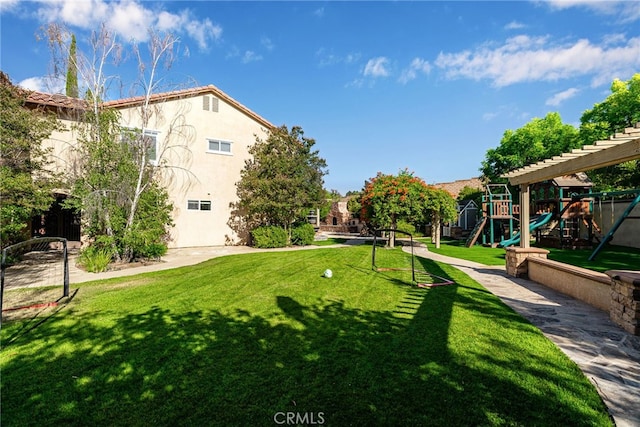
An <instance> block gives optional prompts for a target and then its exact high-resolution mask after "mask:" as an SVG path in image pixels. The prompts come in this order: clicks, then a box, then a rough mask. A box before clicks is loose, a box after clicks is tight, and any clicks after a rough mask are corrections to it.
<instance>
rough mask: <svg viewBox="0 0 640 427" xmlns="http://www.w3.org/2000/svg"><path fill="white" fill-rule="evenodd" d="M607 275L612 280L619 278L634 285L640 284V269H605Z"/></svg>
mask: <svg viewBox="0 0 640 427" xmlns="http://www.w3.org/2000/svg"><path fill="white" fill-rule="evenodd" d="M605 273H606V274H607V276H609V277H611V278H612V279H613V280H619V281H621V282H623V283H629V284H631V285H634V286H640V271H634V270H607V271H606V272H605Z"/></svg>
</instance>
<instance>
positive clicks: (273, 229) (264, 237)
mask: <svg viewBox="0 0 640 427" xmlns="http://www.w3.org/2000/svg"><path fill="white" fill-rule="evenodd" d="M251 237H252V241H253V246H254V247H256V248H284V247H285V246H287V232H286V230H285V229H284V228H282V227H277V226H275V225H267V226H263V227H258V228H256V229H254V230H253V231H251Z"/></svg>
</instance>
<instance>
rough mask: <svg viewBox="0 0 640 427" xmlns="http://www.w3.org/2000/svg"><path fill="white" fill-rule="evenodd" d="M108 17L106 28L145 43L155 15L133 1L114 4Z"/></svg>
mask: <svg viewBox="0 0 640 427" xmlns="http://www.w3.org/2000/svg"><path fill="white" fill-rule="evenodd" d="M78 3H81V2H78ZM108 16H109V20H108V21H107V27H108V28H111V29H113V30H114V31H115V32H116V33H117V34H120V35H122V36H123V37H124V38H126V39H130V40H135V41H146V40H147V39H148V35H149V34H148V31H149V28H150V27H152V26H153V25H154V24H155V22H154V21H155V14H154V13H153V12H152V11H151V10H149V9H145V8H144V7H143V6H142V5H141V4H138V3H135V2H133V1H122V2H120V3H119V4H115V5H114V6H113V8H112V9H111V10H110V14H109V15H108Z"/></svg>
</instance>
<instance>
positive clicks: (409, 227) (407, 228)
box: [396, 221, 416, 237]
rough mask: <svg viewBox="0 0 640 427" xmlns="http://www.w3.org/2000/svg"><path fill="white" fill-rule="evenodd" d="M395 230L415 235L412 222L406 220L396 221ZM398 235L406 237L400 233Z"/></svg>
mask: <svg viewBox="0 0 640 427" xmlns="http://www.w3.org/2000/svg"><path fill="white" fill-rule="evenodd" d="M396 230H398V231H404V232H405V233H409V234H411V235H412V236H415V235H416V227H414V225H413V224H409V223H408V222H406V221H398V222H397V224H396ZM398 237H406V235H405V234H402V233H400V235H399V236H398Z"/></svg>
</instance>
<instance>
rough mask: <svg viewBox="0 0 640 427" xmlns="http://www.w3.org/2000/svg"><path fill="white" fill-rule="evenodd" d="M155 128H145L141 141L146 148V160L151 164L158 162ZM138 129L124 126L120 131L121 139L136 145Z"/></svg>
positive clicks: (156, 132)
mask: <svg viewBox="0 0 640 427" xmlns="http://www.w3.org/2000/svg"><path fill="white" fill-rule="evenodd" d="M159 133H160V132H158V131H155V130H149V129H147V130H145V131H144V134H143V136H142V140H141V142H142V143H143V145H144V147H145V148H146V150H147V161H148V162H149V163H151V164H154V165H155V164H156V163H157V162H158V134H159ZM139 135H140V129H132V128H125V129H123V131H122V135H121V138H122V141H123V142H126V143H128V144H130V145H137V142H138V141H137V140H138V138H139Z"/></svg>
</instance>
